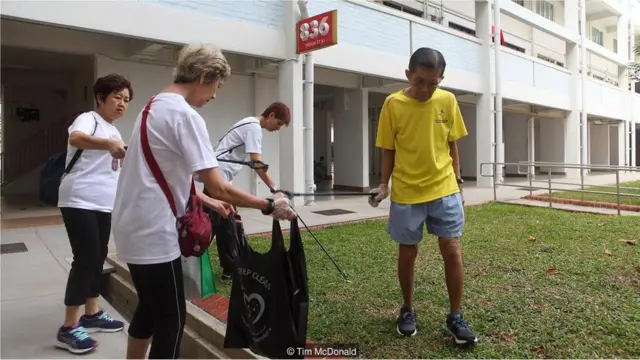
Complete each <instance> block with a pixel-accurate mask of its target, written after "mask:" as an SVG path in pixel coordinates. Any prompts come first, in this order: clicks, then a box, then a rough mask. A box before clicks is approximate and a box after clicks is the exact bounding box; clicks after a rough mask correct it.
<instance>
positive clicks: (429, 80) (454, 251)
mask: <svg viewBox="0 0 640 360" xmlns="http://www.w3.org/2000/svg"><path fill="white" fill-rule="evenodd" d="M445 67H446V62H445V60H444V57H443V56H442V54H441V53H440V52H439V51H437V50H434V49H430V48H420V49H418V50H416V51H415V52H414V53H413V55H412V56H411V59H410V60H409V69H407V70H406V71H405V73H406V76H407V79H408V80H409V87H408V88H406V89H403V90H400V91H398V92H396V93H393V94H391V95H389V96H388V97H387V99H386V100H385V102H384V105H383V107H382V111H381V113H380V123H379V125H378V135H377V141H376V146H377V147H379V148H381V149H383V154H382V183H381V185H380V186H379V187H378V188H376V189H372V190H371V193H372V197H371V198H370V199H369V203H370V205H371V206H373V207H376V206H378V204H379V203H380V202H381V201H382V200H384V199H385V198H386V197H387V196H389V185H388V184H389V180H390V178H392V184H393V186H392V187H391V199H390V200H391V209H390V211H389V224H388V230H387V231H388V232H389V234H390V235H391V238H392V239H393V240H394V241H396V242H398V243H399V251H398V278H399V281H400V288H401V290H402V295H403V298H404V304H403V306H402V307H401V309H400V316H399V318H398V324H397V330H398V333H399V334H401V335H406V336H412V335H415V334H416V333H417V330H416V312H415V309H413V307H412V296H413V276H414V263H415V259H416V256H417V254H418V244H419V243H420V241H422V236H423V228H424V225H426V227H427V231H428V232H429V233H430V234H432V235H435V236H437V237H438V241H439V245H440V252H441V254H442V258H443V260H444V264H445V278H446V283H447V290H448V293H449V301H450V313H449V314H448V316H447V321H446V324H447V328H448V329H449V331H450V332H451V334H452V335H453V337H454V340H455V342H456V343H457V344H459V345H474V344H476V342H477V338H476V336H475V335H474V334H473V332H472V330H471V328H470V327H469V324H468V323H467V322H466V321H465V320H464V319H463V317H462V314H461V312H460V306H461V305H460V304H461V301H462V279H463V267H462V255H461V252H460V242H459V240H458V238H459V237H460V236H461V235H462V232H463V228H464V223H465V217H464V207H463V203H464V200H463V194H462V189H461V188H460V184H462V179H461V177H460V166H459V158H458V147H457V145H456V141H457V140H458V139H460V138H462V137H464V136H466V135H467V129H466V127H465V125H464V121H463V119H462V115H461V113H460V108H459V106H458V102H457V100H456V98H455V96H454V95H453V94H452V93H450V92H448V91H445V90H442V89H439V88H438V87H439V84H440V82H441V81H442V79H443V78H444V70H445Z"/></svg>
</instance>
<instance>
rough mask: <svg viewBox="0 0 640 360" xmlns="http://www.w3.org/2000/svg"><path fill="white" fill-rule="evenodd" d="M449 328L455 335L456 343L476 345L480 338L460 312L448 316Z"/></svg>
mask: <svg viewBox="0 0 640 360" xmlns="http://www.w3.org/2000/svg"><path fill="white" fill-rule="evenodd" d="M447 329H448V330H449V332H450V333H451V335H453V340H454V341H455V343H456V345H460V346H474V345H475V344H477V343H478V338H477V337H476V336H475V335H474V334H473V332H472V331H471V328H470V327H469V323H467V322H466V321H465V320H464V319H463V318H462V314H460V313H450V314H449V315H448V316H447Z"/></svg>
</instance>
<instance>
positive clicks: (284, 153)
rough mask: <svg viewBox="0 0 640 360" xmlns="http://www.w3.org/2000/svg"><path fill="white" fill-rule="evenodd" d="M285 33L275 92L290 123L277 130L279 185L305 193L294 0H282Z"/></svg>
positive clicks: (299, 200) (299, 199)
mask: <svg viewBox="0 0 640 360" xmlns="http://www.w3.org/2000/svg"><path fill="white" fill-rule="evenodd" d="M284 4H285V13H284V20H283V22H284V34H285V40H286V56H287V57H286V59H285V60H284V61H283V62H281V63H280V65H279V68H278V94H279V95H280V96H279V97H280V101H282V102H283V103H285V104H287V106H289V108H290V109H291V123H290V124H289V127H283V128H282V129H281V130H280V131H279V136H280V184H279V185H280V187H281V188H283V189H286V190H289V191H292V192H299V193H301V192H304V172H303V171H302V169H304V158H303V153H304V149H303V142H302V141H303V123H302V92H303V89H302V80H303V79H302V59H301V58H300V57H298V56H297V54H296V52H295V46H296V45H295V44H296V43H295V41H296V36H295V34H296V21H297V18H296V11H297V10H296V9H297V6H298V4H297V3H296V2H295V1H285V2H284ZM292 203H293V205H294V206H302V205H303V204H304V198H302V197H297V198H294V199H293V200H292Z"/></svg>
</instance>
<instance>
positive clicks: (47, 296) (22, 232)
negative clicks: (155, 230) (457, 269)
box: [0, 174, 640, 359]
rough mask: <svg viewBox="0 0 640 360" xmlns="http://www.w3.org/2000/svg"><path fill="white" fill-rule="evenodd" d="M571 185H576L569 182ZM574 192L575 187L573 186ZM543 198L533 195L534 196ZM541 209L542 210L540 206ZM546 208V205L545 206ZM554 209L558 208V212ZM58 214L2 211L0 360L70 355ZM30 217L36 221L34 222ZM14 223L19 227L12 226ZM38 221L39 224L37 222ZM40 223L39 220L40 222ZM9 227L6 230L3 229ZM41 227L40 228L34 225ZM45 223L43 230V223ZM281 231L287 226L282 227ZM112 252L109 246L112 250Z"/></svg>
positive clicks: (114, 348) (480, 194) (116, 350)
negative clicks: (14, 246) (58, 344)
mask: <svg viewBox="0 0 640 360" xmlns="http://www.w3.org/2000/svg"><path fill="white" fill-rule="evenodd" d="M638 178H640V174H638V175H635V176H626V174H625V175H623V177H622V179H623V181H630V180H636V179H638ZM508 182H509V183H510V184H516V185H518V186H524V185H527V184H528V181H526V180H513V179H509V180H508ZM574 182H575V180H574ZM612 182H615V176H614V175H596V176H590V177H589V180H588V182H587V183H588V184H589V185H601V184H609V183H612ZM574 188H575V186H574ZM465 189H466V190H465V198H466V203H467V205H473V204H480V203H484V202H487V201H491V200H493V190H492V189H481V188H475V187H474V183H472V182H468V183H465ZM540 193H544V191H536V192H534V194H540ZM497 194H498V200H501V201H514V200H516V201H519V200H518V199H520V198H521V197H523V196H525V195H528V194H529V191H525V190H521V189H518V188H517V187H502V188H500V189H498V191H497ZM542 206H544V204H542ZM546 206H548V204H547V205H546ZM558 207H559V206H558ZM335 209H340V210H346V211H348V212H349V213H346V214H341V215H333V216H328V215H322V214H318V213H317V212H318V211H322V210H335ZM388 210H389V202H388V201H384V202H382V203H381V204H380V206H379V207H378V208H375V209H374V208H371V207H370V206H369V205H368V203H367V199H366V197H365V196H358V197H350V198H343V197H338V198H337V199H330V198H329V199H326V198H325V199H320V198H318V202H317V204H316V205H314V206H308V207H302V208H298V209H297V211H298V213H299V214H300V216H301V217H302V219H303V220H304V221H305V222H306V223H307V224H308V225H309V226H314V225H324V224H331V223H339V222H346V221H354V220H361V219H366V218H374V217H380V216H385V215H387V214H388ZM241 211H242V212H241V214H242V215H243V218H244V223H245V230H246V231H247V233H249V234H251V233H262V232H268V231H270V230H271V225H272V222H271V218H270V217H267V216H263V215H262V214H260V212H259V211H256V210H248V209H243V210H241ZM58 214H59V212H58V210H57V209H55V208H54V209H50V208H38V207H37V206H35V205H28V204H26V205H25V204H23V205H21V206H18V207H16V206H15V205H11V204H9V205H8V206H4V205H3V209H2V218H3V220H6V219H13V220H7V221H3V226H2V227H3V229H2V239H1V242H2V244H9V243H19V242H22V243H24V244H25V245H26V247H27V249H28V251H27V252H21V253H9V254H3V255H2V258H1V287H2V288H1V290H2V291H1V301H2V304H1V307H2V309H1V319H2V321H1V334H0V338H1V339H0V341H1V345H2V346H1V354H0V356H1V357H2V358H40V359H49V358H69V357H71V355H70V354H69V353H67V352H64V351H62V350H57V349H55V348H54V347H53V344H54V341H55V335H56V330H57V328H58V326H60V324H61V321H62V320H63V315H64V313H63V312H64V306H63V302H62V301H63V297H64V287H65V284H66V279H67V273H68V270H69V259H70V258H71V249H70V247H69V244H68V240H67V237H66V232H65V230H64V226H62V225H61V224H60V222H59V221H58V222H56V221H54V220H55V218H56V217H57V215H58ZM34 216H35V217H34ZM16 219H18V220H20V219H21V220H20V221H23V222H22V223H16V222H15V220H16ZM38 219H40V220H38ZM43 219H44V220H43ZM11 221H14V222H13V225H14V226H12V227H13V228H11V227H10V226H5V225H6V224H8V223H10V222H11ZM39 221H40V222H39ZM43 221H44V224H46V225H45V226H43V225H44V224H43V223H42V222H43ZM282 227H283V229H288V227H289V225H288V224H286V223H282ZM111 249H112V250H113V242H112V244H111ZM102 305H103V306H104V308H105V309H107V310H108V311H110V312H111V313H112V315H113V316H114V317H117V318H120V319H122V317H121V316H119V315H118V314H117V313H116V312H115V311H114V310H113V309H112V308H111V307H110V306H109V305H108V304H107V303H106V301H103V304H102ZM96 338H97V339H98V340H99V341H100V342H101V346H100V348H99V349H98V351H96V352H94V353H92V354H89V355H87V356H86V357H87V358H115V359H117V358H123V357H124V355H125V349H126V333H125V332H122V333H117V334H97V335H96Z"/></svg>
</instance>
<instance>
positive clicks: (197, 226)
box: [140, 96, 213, 257]
mask: <svg viewBox="0 0 640 360" xmlns="http://www.w3.org/2000/svg"><path fill="white" fill-rule="evenodd" d="M154 98H155V96H154V97H152V98H151V99H149V101H148V102H147V105H145V107H144V110H143V111H142V120H141V124H140V140H141V144H142V153H143V154H144V157H145V160H146V161H147V164H148V165H149V169H150V170H151V173H152V174H153V177H155V179H156V181H157V182H158V184H159V185H160V187H161V188H162V191H163V192H164V195H165V196H166V197H167V200H168V201H169V205H171V210H172V211H173V215H174V216H176V226H177V228H178V243H179V244H180V252H181V253H182V256H184V257H190V256H196V257H200V256H202V255H203V254H204V252H205V251H207V249H209V246H210V245H211V242H212V241H213V239H212V238H211V219H210V218H209V216H208V215H207V213H205V212H204V210H203V208H202V202H201V201H200V199H199V198H198V196H197V195H196V185H195V182H194V181H193V177H192V178H191V192H190V195H189V200H188V202H187V208H186V212H185V214H184V216H182V217H180V218H178V217H177V216H178V215H177V212H176V203H175V201H174V199H173V195H172V194H171V191H170V190H169V186H168V185H167V181H166V180H165V178H164V176H163V175H162V171H161V170H160V167H159V166H158V163H157V162H156V160H155V158H154V157H153V154H152V153H151V147H150V146H149V139H148V137H147V117H148V116H149V109H150V108H151V103H152V102H153V99H154Z"/></svg>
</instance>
